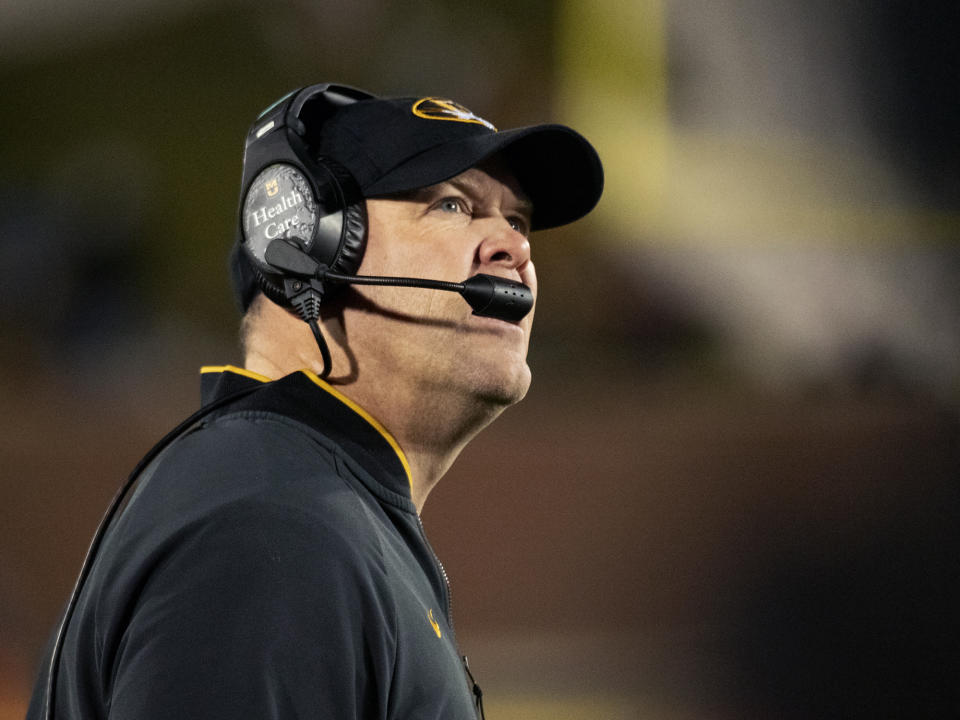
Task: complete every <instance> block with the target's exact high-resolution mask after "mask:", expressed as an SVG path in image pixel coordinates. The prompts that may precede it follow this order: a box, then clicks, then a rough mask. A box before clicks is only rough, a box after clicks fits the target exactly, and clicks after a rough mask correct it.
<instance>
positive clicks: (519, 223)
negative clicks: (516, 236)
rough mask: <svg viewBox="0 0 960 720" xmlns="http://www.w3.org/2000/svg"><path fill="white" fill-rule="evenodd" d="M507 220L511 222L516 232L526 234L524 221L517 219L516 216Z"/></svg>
mask: <svg viewBox="0 0 960 720" xmlns="http://www.w3.org/2000/svg"><path fill="white" fill-rule="evenodd" d="M507 222H509V223H510V227H512V228H513V229H514V230H515V231H516V232H518V233H520V234H521V235H525V234H526V233H525V232H524V229H525V226H524V224H523V222H522V221H520V220H517V219H516V218H510V219H509V220H507Z"/></svg>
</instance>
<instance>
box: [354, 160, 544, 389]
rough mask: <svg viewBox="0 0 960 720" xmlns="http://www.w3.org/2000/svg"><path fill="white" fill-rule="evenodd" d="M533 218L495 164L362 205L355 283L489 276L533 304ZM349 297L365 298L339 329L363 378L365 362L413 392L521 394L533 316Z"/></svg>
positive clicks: (390, 291) (431, 295) (441, 296)
mask: <svg viewBox="0 0 960 720" xmlns="http://www.w3.org/2000/svg"><path fill="white" fill-rule="evenodd" d="M531 210H532V208H531V207H530V204H529V202H528V201H527V200H526V198H525V197H524V196H523V194H522V192H521V190H520V188H519V185H518V183H517V182H516V180H515V178H514V177H513V176H512V175H511V174H510V173H509V172H508V171H506V170H505V169H504V168H502V167H500V166H499V165H496V164H490V165H484V166H481V167H478V168H472V169H470V170H467V171H466V172H464V173H462V174H461V175H458V176H456V177H454V178H452V179H450V180H448V181H446V182H443V183H440V184H438V185H432V186H430V187H427V188H423V189H421V190H417V191H414V192H412V193H407V194H404V195H403V196H400V197H391V198H378V199H370V200H367V212H368V216H369V236H368V243H367V249H366V253H365V254H364V258H363V262H362V264H361V266H360V270H359V274H363V275H395V276H405V277H423V278H431V279H437V280H448V281H453V282H462V281H463V280H465V279H466V278H468V277H470V276H472V275H475V274H477V273H486V274H489V275H497V276H500V277H505V278H509V279H510V280H518V281H520V282H522V283H525V284H526V285H529V286H530V287H531V289H532V290H533V293H534V297H536V291H537V280H536V274H535V272H534V267H533V263H532V262H531V260H530V243H529V242H528V240H527V235H528V233H529V227H530V214H531ZM353 292H354V293H356V294H357V295H359V296H361V298H362V299H360V300H359V302H351V303H349V305H348V308H349V309H348V310H346V311H345V314H344V323H345V331H346V334H347V342H348V344H349V345H350V347H351V348H353V349H354V350H355V352H356V357H358V358H359V363H360V365H361V372H363V367H362V366H363V365H364V364H365V363H374V364H377V363H382V366H381V367H380V368H376V369H375V370H379V371H387V372H394V373H395V372H398V371H400V372H402V373H405V374H407V375H408V376H409V377H410V378H412V379H413V380H414V385H415V387H417V388H419V389H422V390H431V389H433V390H438V389H439V390H442V391H454V392H457V393H462V394H472V395H474V396H477V397H478V398H479V399H483V400H484V401H487V402H492V403H496V404H503V405H506V404H509V403H512V402H516V401H517V400H520V399H521V398H522V397H523V395H524V394H525V393H526V391H527V388H528V387H529V385H530V369H529V367H528V366H527V362H526V356H527V346H528V344H529V340H530V328H531V325H532V323H533V312H532V311H531V312H530V313H529V314H528V315H527V316H526V317H525V318H523V319H522V320H521V321H519V322H515V323H511V322H506V321H503V320H496V319H493V318H484V317H478V316H475V315H473V314H472V311H471V309H470V306H469V305H467V303H466V302H465V301H464V300H463V298H462V297H460V296H459V295H458V294H456V293H450V292H442V291H437V290H425V289H418V288H391V287H362V288H361V287H356V286H355V287H354V288H353ZM354 299H355V300H357V298H356V296H354ZM358 345H362V347H358Z"/></svg>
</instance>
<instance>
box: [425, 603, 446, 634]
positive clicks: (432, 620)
mask: <svg viewBox="0 0 960 720" xmlns="http://www.w3.org/2000/svg"><path fill="white" fill-rule="evenodd" d="M427 620H429V621H430V625H432V626H433V631H434V632H435V633H436V634H437V637H443V634H442V633H441V632H440V623H438V622H437V620H436V618H434V617H433V608H430V612H428V613H427Z"/></svg>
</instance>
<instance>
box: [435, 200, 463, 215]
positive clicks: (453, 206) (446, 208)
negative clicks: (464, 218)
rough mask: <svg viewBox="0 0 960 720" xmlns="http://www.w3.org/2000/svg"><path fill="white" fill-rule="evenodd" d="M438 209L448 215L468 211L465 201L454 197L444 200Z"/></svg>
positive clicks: (438, 204) (438, 205)
mask: <svg viewBox="0 0 960 720" xmlns="http://www.w3.org/2000/svg"><path fill="white" fill-rule="evenodd" d="M437 207H438V208H440V209H441V210H443V212H448V213H458V212H466V211H467V209H466V207H464V204H463V201H462V200H460V198H454V197H450V198H444V199H443V200H441V201H440V202H439V203H437Z"/></svg>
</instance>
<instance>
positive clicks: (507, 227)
mask: <svg viewBox="0 0 960 720" xmlns="http://www.w3.org/2000/svg"><path fill="white" fill-rule="evenodd" d="M487 223H488V226H487V228H486V229H485V232H486V235H485V236H484V238H483V241H482V242H481V243H480V248H479V252H478V255H479V258H478V259H479V261H480V264H481V265H502V266H504V267H506V268H511V269H513V268H520V267H522V266H523V265H524V264H525V263H527V262H529V260H530V241H529V240H528V239H527V238H526V236H524V235H523V233H520V232H517V231H516V230H515V229H514V228H513V226H512V225H511V224H510V222H509V221H508V220H506V219H505V218H503V217H499V218H489V220H488V221H487Z"/></svg>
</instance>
